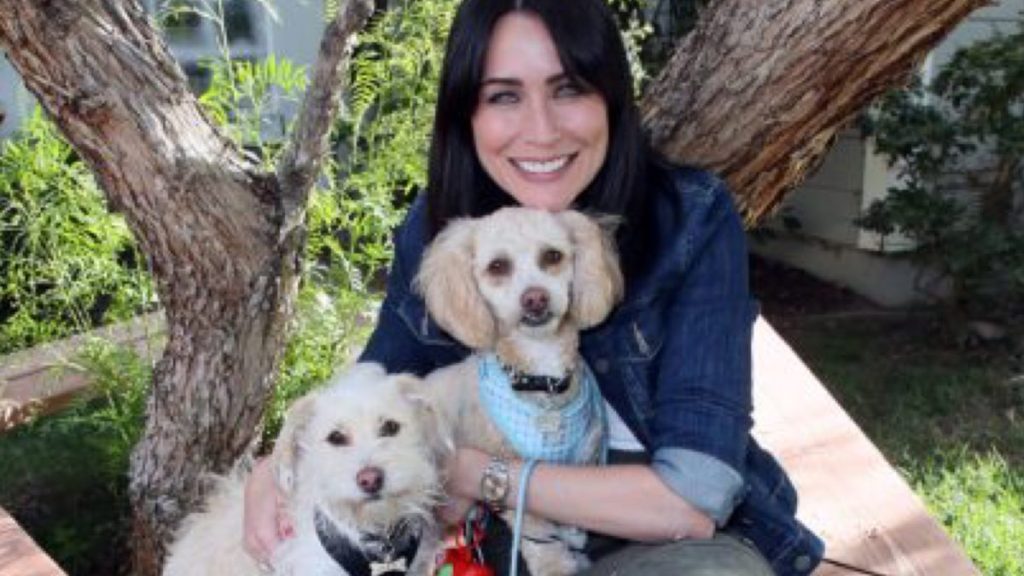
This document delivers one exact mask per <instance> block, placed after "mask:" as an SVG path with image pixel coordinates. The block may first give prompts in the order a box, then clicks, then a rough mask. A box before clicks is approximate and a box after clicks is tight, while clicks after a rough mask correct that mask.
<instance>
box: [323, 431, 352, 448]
mask: <svg viewBox="0 0 1024 576" xmlns="http://www.w3.org/2000/svg"><path fill="white" fill-rule="evenodd" d="M327 442H328V443H329V444H331V445H332V446H348V434H345V433H344V432H342V431H341V430H331V433H330V434H328V435H327Z"/></svg>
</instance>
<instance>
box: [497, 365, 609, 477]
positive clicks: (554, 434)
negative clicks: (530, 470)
mask: <svg viewBox="0 0 1024 576" xmlns="http://www.w3.org/2000/svg"><path fill="white" fill-rule="evenodd" d="M478 364H479V378H478V381H479V394H480V403H481V405H482V406H483V407H484V411H485V412H486V413H487V415H488V416H489V417H490V419H491V421H492V422H493V423H494V424H495V425H496V426H497V427H498V429H499V430H500V431H501V434H502V435H503V436H504V437H505V439H506V440H507V441H508V442H509V443H510V444H511V445H512V447H513V448H514V449H515V450H516V453H518V454H519V456H520V457H522V458H523V459H524V460H539V461H541V462H551V463H558V464H592V463H595V454H594V449H593V447H592V446H588V444H589V443H588V442H587V439H588V437H589V436H590V434H591V433H592V430H593V429H594V427H595V426H597V427H600V434H601V436H600V437H601V438H602V441H601V443H600V446H601V449H600V451H599V452H598V454H597V455H596V456H598V457H599V460H600V461H601V462H603V461H604V451H605V450H604V444H605V442H604V439H605V437H606V432H607V423H606V418H605V411H604V410H605V406H604V399H603V398H602V397H601V393H600V390H599V389H598V387H597V380H596V379H595V378H594V374H593V373H592V372H591V371H590V367H589V366H587V364H586V362H584V361H583V359H582V358H581V359H580V361H579V371H578V372H579V378H580V393H579V395H577V397H576V398H574V399H573V400H572V401H571V402H570V403H569V404H568V405H566V406H563V407H561V408H557V409H545V408H542V407H540V406H537V405H535V404H531V403H529V402H526V401H524V400H522V399H521V398H519V397H518V396H517V395H516V392H514V391H513V390H512V386H511V383H510V382H509V377H508V374H506V373H505V370H503V369H502V366H501V362H500V361H499V360H498V357H497V356H496V355H495V354H493V353H491V354H485V355H483V356H481V358H480V362H479V363H478Z"/></svg>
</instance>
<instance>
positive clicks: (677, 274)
mask: <svg viewBox="0 0 1024 576" xmlns="http://www.w3.org/2000/svg"><path fill="white" fill-rule="evenodd" d="M669 180H670V182H667V183H666V185H663V186H660V187H658V189H656V190H651V191H650V193H651V196H652V198H651V207H650V214H649V221H650V225H652V226H654V227H655V235H654V238H656V242H655V244H656V248H655V250H656V254H654V255H653V258H652V262H653V263H652V264H651V265H649V266H647V267H646V270H645V271H644V272H642V273H640V274H639V275H638V276H637V277H633V278H627V279H626V292H625V297H624V300H623V302H622V303H621V304H620V305H619V306H618V308H617V309H616V310H615V311H614V312H613V313H612V314H611V315H610V316H609V318H608V319H607V320H606V321H605V322H603V323H602V324H600V325H599V326H597V327H595V328H592V329H590V330H588V331H586V332H584V333H583V334H582V337H581V339H580V348H581V352H582V354H583V356H584V358H585V359H586V360H587V362H588V363H589V364H590V366H591V367H592V369H593V370H594V372H595V374H596V375H597V379H598V383H599V387H600V389H601V392H602V394H603V395H604V397H605V399H606V400H607V401H608V403H609V404H610V405H611V406H612V407H613V408H614V409H615V411H616V412H617V413H618V414H619V415H620V416H621V417H622V419H623V421H624V422H625V423H626V425H627V426H628V427H629V428H630V430H631V431H632V432H633V434H634V435H635V436H636V437H637V439H638V440H639V441H640V442H641V443H642V444H643V445H644V447H645V449H646V450H647V452H648V454H649V456H650V459H651V466H652V468H653V469H654V471H655V472H656V473H657V474H658V475H659V477H660V478H661V479H662V480H663V481H664V482H665V483H666V485H668V486H669V487H670V488H671V489H672V490H674V491H675V492H676V493H677V494H679V495H680V496H681V497H683V498H684V499H685V500H686V501H687V502H689V503H690V504H692V505H694V506H696V507H697V508H698V509H700V510H702V511H703V512H705V513H706V514H708V516H710V517H711V518H713V519H714V520H715V522H716V523H717V524H718V526H719V529H720V530H724V531H726V532H729V533H732V534H734V535H736V536H738V537H740V538H741V539H742V540H744V541H746V542H748V543H750V544H752V545H754V546H756V547H757V548H758V549H759V550H760V551H761V553H762V554H763V555H764V556H765V558H766V559H767V560H768V561H769V562H770V563H771V565H772V567H773V569H774V570H775V572H776V573H777V574H782V575H803V574H810V573H811V571H812V570H813V569H814V567H815V566H816V565H817V564H818V562H819V561H820V559H821V557H822V554H823V549H824V546H823V544H822V542H821V541H820V540H819V539H818V538H817V537H816V536H815V535H814V534H813V533H811V532H810V531H809V530H808V529H807V528H806V527H805V526H803V525H802V524H801V523H800V522H799V521H797V520H796V518H795V517H794V514H795V512H796V504H797V497H796V492H795V490H794V488H793V485H792V484H791V483H790V481H789V478H788V477H787V476H786V473H785V472H784V471H783V470H782V468H781V467H780V466H779V464H778V463H777V462H776V461H775V459H774V458H772V456H771V455H769V454H768V453H767V452H765V451H764V450H762V449H761V447H760V446H758V444H757V443H756V442H755V441H754V439H753V438H752V437H751V436H750V429H751V425H752V419H751V411H752V400H751V358H750V351H751V350H750V343H751V331H752V326H753V321H754V319H755V318H756V316H757V305H756V303H755V302H754V301H753V300H752V299H751V297H750V293H749V288H748V283H747V252H746V239H745V235H744V232H743V228H742V224H741V222H740V219H739V217H738V215H737V213H736V210H735V208H734V207H733V204H732V200H731V197H730V195H729V192H728V190H727V189H726V188H725V186H724V185H723V184H722V183H721V181H719V180H717V179H716V178H715V177H713V176H712V175H710V174H709V173H707V172H703V171H699V170H695V169H689V168H679V169H676V170H674V171H673V172H672V173H671V178H670V179H669ZM427 237H428V233H427V218H426V206H425V203H424V202H423V199H422V197H421V198H420V199H418V200H417V201H416V202H415V203H414V205H413V207H412V208H411V209H410V212H409V215H408V216H407V218H406V221H405V223H404V224H403V225H402V226H401V228H399V230H398V231H397V235H396V238H395V245H396V248H395V258H394V261H393V263H392V267H391V271H390V274H389V277H388V286H387V295H386V297H385V299H384V302H383V304H382V307H381V311H380V318H379V319H378V323H377V327H376V330H375V331H374V333H373V335H372V336H371V338H370V341H369V342H368V344H367V346H366V349H365V350H364V352H363V354H362V358H361V359H362V360H368V361H371V360H372V361H377V362H381V363H382V364H384V365H385V366H386V367H387V368H388V370H389V371H392V372H397V371H408V372H413V373H416V374H420V375H424V374H426V373H428V372H430V371H432V370H434V369H436V368H439V367H441V366H445V365H448V364H451V363H455V362H458V361H460V360H462V359H463V358H465V357H466V355H467V354H468V353H469V350H467V349H466V348H465V347H463V346H462V345H461V344H459V343H457V342H456V341H454V340H453V339H452V338H451V337H450V336H449V335H448V334H447V333H445V332H443V331H442V330H441V329H440V328H439V327H438V326H437V325H436V324H435V323H434V322H433V320H431V318H430V317H429V316H428V314H427V312H426V309H425V306H424V303H423V300H422V299H421V298H420V297H419V296H417V295H416V294H415V293H414V292H413V290H412V288H411V282H412V279H413V278H414V277H415V275H416V272H417V270H418V268H419V262H420V258H421V256H422V253H423V249H424V246H425V243H426V241H427Z"/></svg>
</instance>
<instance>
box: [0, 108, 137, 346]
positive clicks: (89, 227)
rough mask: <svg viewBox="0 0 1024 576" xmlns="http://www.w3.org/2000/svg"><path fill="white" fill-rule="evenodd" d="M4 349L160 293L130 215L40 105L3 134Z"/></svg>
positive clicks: (0, 327) (131, 310) (87, 323)
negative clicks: (115, 207)
mask: <svg viewBox="0 0 1024 576" xmlns="http://www.w3.org/2000/svg"><path fill="white" fill-rule="evenodd" d="M0 253H2V254H3V258H0V354H2V353H6V352H10V351H12V350H15V349H18V348H23V347H27V346H32V345H34V344H37V343H40V342H45V341H47V340H50V339H54V338H59V337H62V336H65V335H68V334H70V333H73V332H77V331H81V330H84V329H87V328H90V327H93V326H96V325H99V324H104V323H107V322H110V321H114V320H120V319H125V318H127V317H130V316H132V315H133V314H135V313H137V312H138V311H140V310H141V309H144V308H147V307H150V306H151V305H152V304H153V301H154V293H153V289H152V285H151V283H150V281H149V279H148V274H147V272H146V268H145V265H144V263H143V259H142V257H141V255H140V254H139V252H138V251H137V250H136V248H135V244H134V243H133V241H132V238H131V235H130V234H129V231H128V228H127V226H126V225H125V223H124V220H123V219H122V218H121V217H119V216H117V215H116V214H111V213H109V212H108V211H107V208H106V206H105V201H104V199H103V195H102V193H101V192H100V190H99V188H98V187H97V185H96V182H95V180H94V179H93V177H92V175H91V173H90V172H89V169H88V167H87V166H86V165H85V163H84V162H82V161H81V160H80V159H79V158H78V157H77V155H76V154H75V152H74V151H73V150H72V148H71V147H70V146H69V145H68V144H67V143H66V142H65V141H64V140H63V139H62V138H61V137H60V135H59V134H58V133H57V130H56V128H55V127H54V126H53V125H52V124H51V123H50V122H49V121H48V120H46V119H45V118H44V117H43V115H42V113H41V112H39V111H38V110H37V111H36V112H35V113H34V114H33V115H32V116H31V117H30V118H29V119H28V120H27V121H26V123H25V125H24V126H23V127H22V128H21V130H20V131H19V132H18V133H17V134H15V135H14V137H13V138H12V139H11V140H8V141H4V142H0Z"/></svg>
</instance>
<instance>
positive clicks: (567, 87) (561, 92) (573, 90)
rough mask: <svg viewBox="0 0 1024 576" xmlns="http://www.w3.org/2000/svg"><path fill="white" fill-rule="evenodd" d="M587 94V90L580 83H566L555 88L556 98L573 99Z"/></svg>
mask: <svg viewBox="0 0 1024 576" xmlns="http://www.w3.org/2000/svg"><path fill="white" fill-rule="evenodd" d="M586 93H587V90H586V89H585V88H584V87H583V85H582V84H580V83H579V82H564V83H562V84H559V85H558V86H557V87H556V88H555V97H556V98H572V97H574V96H580V95H582V94H586Z"/></svg>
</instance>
